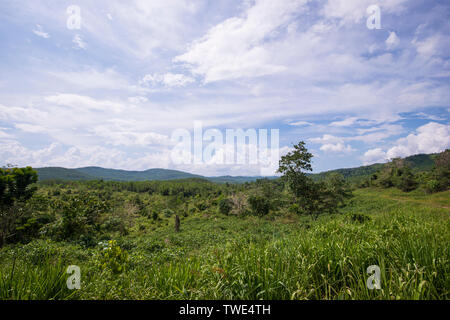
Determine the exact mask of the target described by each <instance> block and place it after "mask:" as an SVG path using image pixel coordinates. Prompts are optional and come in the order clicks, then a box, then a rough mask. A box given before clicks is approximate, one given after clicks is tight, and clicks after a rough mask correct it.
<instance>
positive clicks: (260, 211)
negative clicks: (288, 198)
mask: <svg viewBox="0 0 450 320" xmlns="http://www.w3.org/2000/svg"><path fill="white" fill-rule="evenodd" d="M248 203H249V204H250V208H251V209H252V213H253V214H254V215H256V216H260V217H262V216H265V215H266V214H268V213H269V209H270V202H269V200H268V199H267V198H265V197H261V196H250V197H249V198H248Z"/></svg>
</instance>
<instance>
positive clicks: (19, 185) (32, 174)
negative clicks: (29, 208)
mask: <svg viewBox="0 0 450 320" xmlns="http://www.w3.org/2000/svg"><path fill="white" fill-rule="evenodd" d="M37 180H38V175H37V172H36V171H34V170H33V169H32V168H31V167H26V168H3V169H0V248H1V247H3V245H4V244H5V243H6V241H7V240H8V239H9V238H10V237H13V236H14V235H15V233H16V227H17V222H18V220H19V219H21V218H22V217H23V216H24V215H25V214H26V210H25V204H26V201H27V200H28V199H30V198H31V197H32V196H33V194H34V192H35V191H36V187H35V186H32V184H33V183H36V182H37Z"/></svg>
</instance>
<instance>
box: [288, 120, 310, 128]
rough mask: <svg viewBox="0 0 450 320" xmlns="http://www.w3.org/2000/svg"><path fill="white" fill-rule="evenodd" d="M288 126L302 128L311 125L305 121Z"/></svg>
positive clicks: (291, 123)
mask: <svg viewBox="0 0 450 320" xmlns="http://www.w3.org/2000/svg"><path fill="white" fill-rule="evenodd" d="M289 125H290V126H298V127H302V126H311V125H312V123H311V122H307V121H295V122H290V123H289Z"/></svg>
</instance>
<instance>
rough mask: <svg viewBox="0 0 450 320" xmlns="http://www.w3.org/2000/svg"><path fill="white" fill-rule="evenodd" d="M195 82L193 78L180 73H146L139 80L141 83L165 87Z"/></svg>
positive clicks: (181, 85)
mask: <svg viewBox="0 0 450 320" xmlns="http://www.w3.org/2000/svg"><path fill="white" fill-rule="evenodd" d="M193 82H195V79H193V78H191V77H188V76H185V75H184V74H181V73H176V74H174V73H170V72H169V73H165V74H147V75H145V76H144V78H143V79H142V80H141V81H140V84H141V85H153V86H155V85H157V84H162V85H164V86H166V87H184V86H186V85H188V84H189V83H193Z"/></svg>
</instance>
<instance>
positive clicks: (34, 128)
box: [15, 123, 48, 133]
mask: <svg viewBox="0 0 450 320" xmlns="http://www.w3.org/2000/svg"><path fill="white" fill-rule="evenodd" d="M15 127H16V128H18V129H20V130H22V131H25V132H31V133H40V132H46V131H48V129H47V128H45V127H43V126H39V125H34V124H29V123H17V124H15Z"/></svg>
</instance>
